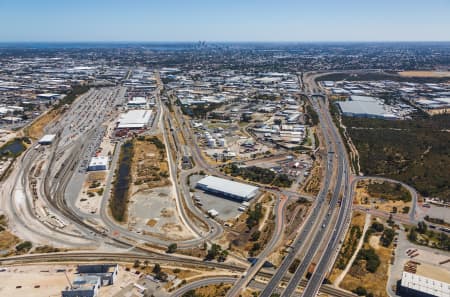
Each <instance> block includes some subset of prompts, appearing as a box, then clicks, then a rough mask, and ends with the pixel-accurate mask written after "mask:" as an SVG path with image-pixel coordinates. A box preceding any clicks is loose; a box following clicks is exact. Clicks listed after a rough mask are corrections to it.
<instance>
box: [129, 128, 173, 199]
mask: <svg viewBox="0 0 450 297" xmlns="http://www.w3.org/2000/svg"><path fill="white" fill-rule="evenodd" d="M161 139H162V137H157V136H147V137H144V136H140V137H138V138H136V139H135V140H134V146H133V165H132V172H133V183H134V185H135V186H137V190H145V189H150V188H156V187H162V186H167V185H170V180H169V165H168V163H167V160H166V147H165V145H164V143H163V142H162V140H161Z"/></svg>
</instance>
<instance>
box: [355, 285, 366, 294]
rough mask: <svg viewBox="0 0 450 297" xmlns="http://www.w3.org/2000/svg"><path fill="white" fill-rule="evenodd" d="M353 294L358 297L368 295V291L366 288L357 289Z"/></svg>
mask: <svg viewBox="0 0 450 297" xmlns="http://www.w3.org/2000/svg"><path fill="white" fill-rule="evenodd" d="M353 292H354V293H355V294H356V295H358V296H365V295H367V290H366V289H365V288H364V287H357V288H356V289H355V290H354V291H353Z"/></svg>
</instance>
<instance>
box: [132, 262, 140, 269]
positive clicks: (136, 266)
mask: <svg viewBox="0 0 450 297" xmlns="http://www.w3.org/2000/svg"><path fill="white" fill-rule="evenodd" d="M139 266H141V261H139V260H134V264H133V267H134V268H138V267H139Z"/></svg>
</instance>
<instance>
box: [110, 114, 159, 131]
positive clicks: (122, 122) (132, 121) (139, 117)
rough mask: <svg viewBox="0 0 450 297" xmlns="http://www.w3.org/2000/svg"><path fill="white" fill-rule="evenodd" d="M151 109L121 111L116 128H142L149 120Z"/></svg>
mask: <svg viewBox="0 0 450 297" xmlns="http://www.w3.org/2000/svg"><path fill="white" fill-rule="evenodd" d="M151 114H152V111H151V110H145V109H137V110H129V111H127V112H126V113H122V114H121V115H120V117H119V120H118V121H117V128H118V129H143V128H145V127H146V126H147V125H148V123H149V122H150V117H151Z"/></svg>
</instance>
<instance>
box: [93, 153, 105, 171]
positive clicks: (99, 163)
mask: <svg viewBox="0 0 450 297" xmlns="http://www.w3.org/2000/svg"><path fill="white" fill-rule="evenodd" d="M101 170H108V157H105V156H99V157H93V158H92V159H91V162H89V166H88V171H101Z"/></svg>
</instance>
